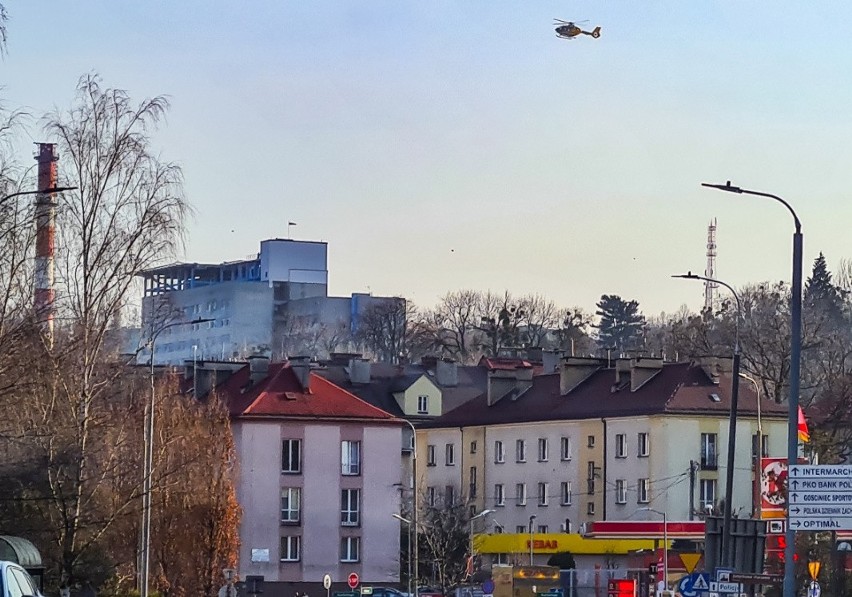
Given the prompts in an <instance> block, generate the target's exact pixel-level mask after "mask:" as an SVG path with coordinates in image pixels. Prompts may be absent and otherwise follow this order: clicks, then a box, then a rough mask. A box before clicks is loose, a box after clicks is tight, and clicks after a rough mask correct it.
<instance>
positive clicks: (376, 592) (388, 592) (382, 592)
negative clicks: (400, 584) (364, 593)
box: [371, 587, 406, 597]
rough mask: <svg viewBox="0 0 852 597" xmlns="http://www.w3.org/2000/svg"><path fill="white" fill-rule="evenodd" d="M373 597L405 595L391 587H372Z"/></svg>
mask: <svg viewBox="0 0 852 597" xmlns="http://www.w3.org/2000/svg"><path fill="white" fill-rule="evenodd" d="M371 595H372V596H373V597H405V595H406V594H405V593H403V592H402V591H399V590H397V589H393V588H391V587H373V592H372V593H371Z"/></svg>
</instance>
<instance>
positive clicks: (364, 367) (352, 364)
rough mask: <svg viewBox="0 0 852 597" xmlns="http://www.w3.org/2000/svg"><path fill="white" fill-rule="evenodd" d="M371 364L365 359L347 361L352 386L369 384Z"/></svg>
mask: <svg viewBox="0 0 852 597" xmlns="http://www.w3.org/2000/svg"><path fill="white" fill-rule="evenodd" d="M370 369H371V364H370V361H368V360H367V359H352V360H351V361H349V381H350V382H351V383H352V384H368V383H370V373H371V371H370Z"/></svg>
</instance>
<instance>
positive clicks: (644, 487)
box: [636, 479, 651, 504]
mask: <svg viewBox="0 0 852 597" xmlns="http://www.w3.org/2000/svg"><path fill="white" fill-rule="evenodd" d="M648 485H649V484H648V479H639V482H638V483H637V484H636V493H637V497H636V503H638V504H647V503H648V502H650V501H651V499H650V497H649V491H648Z"/></svg>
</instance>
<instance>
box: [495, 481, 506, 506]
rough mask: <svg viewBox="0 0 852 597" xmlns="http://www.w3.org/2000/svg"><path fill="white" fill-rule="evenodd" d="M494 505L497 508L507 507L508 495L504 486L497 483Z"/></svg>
mask: <svg viewBox="0 0 852 597" xmlns="http://www.w3.org/2000/svg"><path fill="white" fill-rule="evenodd" d="M494 505H495V506H505V505H506V493H505V491H504V490H503V484H502V483H497V485H495V486H494Z"/></svg>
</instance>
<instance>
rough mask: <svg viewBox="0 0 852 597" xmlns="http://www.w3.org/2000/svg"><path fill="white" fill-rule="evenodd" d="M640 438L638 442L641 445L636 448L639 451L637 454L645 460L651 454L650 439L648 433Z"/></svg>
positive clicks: (640, 435)
mask: <svg viewBox="0 0 852 597" xmlns="http://www.w3.org/2000/svg"><path fill="white" fill-rule="evenodd" d="M638 437H639V442H638V444H639V445H638V446H637V448H636V450H637V451H636V454H637V455H638V456H639V457H640V458H644V457H646V456H648V455H649V454H650V453H651V444H650V438H649V437H648V434H647V433H640V434H639V436H638Z"/></svg>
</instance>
